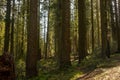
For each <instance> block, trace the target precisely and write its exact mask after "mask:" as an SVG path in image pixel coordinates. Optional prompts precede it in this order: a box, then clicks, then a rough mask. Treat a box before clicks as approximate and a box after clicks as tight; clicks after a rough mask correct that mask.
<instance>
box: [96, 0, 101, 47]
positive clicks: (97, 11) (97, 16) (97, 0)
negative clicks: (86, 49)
mask: <svg viewBox="0 0 120 80" xmlns="http://www.w3.org/2000/svg"><path fill="white" fill-rule="evenodd" d="M96 18H97V27H98V47H100V44H101V41H100V39H101V38H100V7H99V0H96Z"/></svg>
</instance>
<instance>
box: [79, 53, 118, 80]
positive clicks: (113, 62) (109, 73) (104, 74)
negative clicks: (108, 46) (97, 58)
mask: <svg viewBox="0 0 120 80" xmlns="http://www.w3.org/2000/svg"><path fill="white" fill-rule="evenodd" d="M77 80H120V54H119V55H115V56H112V57H111V58H110V59H109V60H108V66H104V67H101V68H97V69H95V70H94V71H92V72H89V73H87V74H85V75H83V76H81V77H80V78H79V79H77Z"/></svg>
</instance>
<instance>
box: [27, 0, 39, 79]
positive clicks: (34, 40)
mask: <svg viewBox="0 0 120 80" xmlns="http://www.w3.org/2000/svg"><path fill="white" fill-rule="evenodd" d="M37 4H38V1H37V0H30V5H29V16H28V26H27V56H26V76H27V78H31V77H35V76H37V75H38V71H37V60H38V58H37V55H38V40H39V39H38V25H37V23H38V21H37V19H38V18H37V17H38V15H37V13H38V12H37V10H38V9H37V8H38V5H37Z"/></svg>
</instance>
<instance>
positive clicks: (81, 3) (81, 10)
mask: <svg viewBox="0 0 120 80" xmlns="http://www.w3.org/2000/svg"><path fill="white" fill-rule="evenodd" d="M78 17H79V21H78V27H79V42H78V43H79V49H78V51H79V63H80V62H81V60H82V59H84V58H85V56H86V54H87V45H86V43H87V41H86V40H87V38H86V34H87V29H86V24H85V22H86V21H85V20H86V13H85V0H78Z"/></svg>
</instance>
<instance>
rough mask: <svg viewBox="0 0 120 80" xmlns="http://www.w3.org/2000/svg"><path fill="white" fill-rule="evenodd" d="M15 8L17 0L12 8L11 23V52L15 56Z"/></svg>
mask: <svg viewBox="0 0 120 80" xmlns="http://www.w3.org/2000/svg"><path fill="white" fill-rule="evenodd" d="M14 9H15V0H13V8H12V23H11V41H10V42H11V45H10V54H12V55H13V56H14V22H15V21H14V15H15V12H14Z"/></svg>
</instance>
